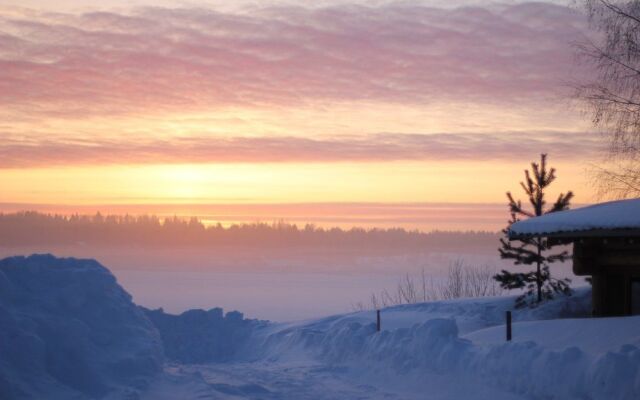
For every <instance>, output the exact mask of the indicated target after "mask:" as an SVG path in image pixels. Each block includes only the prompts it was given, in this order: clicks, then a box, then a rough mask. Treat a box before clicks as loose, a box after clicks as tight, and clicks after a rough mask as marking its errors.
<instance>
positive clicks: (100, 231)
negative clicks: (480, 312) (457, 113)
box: [0, 211, 498, 250]
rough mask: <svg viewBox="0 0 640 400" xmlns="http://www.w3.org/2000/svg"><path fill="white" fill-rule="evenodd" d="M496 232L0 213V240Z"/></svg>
mask: <svg viewBox="0 0 640 400" xmlns="http://www.w3.org/2000/svg"><path fill="white" fill-rule="evenodd" d="M497 238H498V233H497V232H484V231H469V232H455V231H432V232H421V231H417V230H412V231H407V230H405V229H403V228H390V229H380V228H373V229H363V228H351V229H341V228H328V229H325V228H320V227H317V226H315V225H313V224H307V225H305V226H304V227H302V228H300V227H298V226H297V225H295V224H290V223H286V222H282V221H281V222H274V223H261V222H256V223H250V224H239V225H232V226H229V227H223V226H222V225H221V224H215V225H209V226H205V225H204V224H203V223H202V222H201V221H200V220H199V219H198V218H196V217H192V218H180V217H171V218H164V219H163V218H159V217H157V216H153V215H140V216H132V215H102V214H100V213H97V214H95V215H77V214H74V215H59V214H45V213H40V212H35V211H26V212H17V213H8V214H4V213H0V246H3V247H7V246H31V245H75V244H86V245H150V246H153V245H162V246H166V245H171V246H173V245H193V246H206V247H211V246H261V247H265V246H267V247H285V246H311V247H323V246H326V247H332V248H336V247H338V248H341V247H344V248H363V249H364V248H373V249H401V250H420V249H427V248H436V247H437V248H442V247H451V245H452V244H454V243H455V247H460V246H465V245H472V246H473V245H481V246H483V245H485V244H486V245H489V246H492V245H493V244H494V243H495V241H496V240H497Z"/></svg>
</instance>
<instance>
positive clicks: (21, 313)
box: [0, 255, 640, 400]
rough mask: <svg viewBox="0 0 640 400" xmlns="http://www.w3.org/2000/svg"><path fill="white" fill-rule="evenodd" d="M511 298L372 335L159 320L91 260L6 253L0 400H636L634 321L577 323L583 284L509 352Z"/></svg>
mask: <svg viewBox="0 0 640 400" xmlns="http://www.w3.org/2000/svg"><path fill="white" fill-rule="evenodd" d="M513 302H514V297H498V298H481V299H460V300H452V301H439V302H431V303H423V304H415V305H404V306H396V307H390V308H387V309H384V310H382V328H383V330H382V331H381V332H376V329H375V313H374V312H357V313H350V314H344V315H336V316H332V317H327V318H321V319H317V320H309V321H302V322H294V323H278V324H276V323H268V322H263V321H254V320H246V319H244V318H243V315H242V314H241V313H238V312H230V313H227V314H226V315H225V314H224V313H223V311H222V309H219V308H214V309H211V310H208V311H205V310H190V311H187V312H184V313H182V314H181V315H169V314H166V313H164V312H163V311H162V310H154V311H151V310H145V309H143V308H142V307H138V306H136V305H135V304H134V303H133V302H132V301H131V297H130V296H129V295H128V294H127V293H126V292H125V291H124V290H123V289H122V288H121V287H120V286H119V285H118V284H117V282H116V279H115V278H114V277H113V275H111V273H110V272H109V271H108V270H107V269H106V268H104V267H102V266H101V265H100V264H98V263H97V262H95V261H92V260H76V259H58V258H55V257H53V256H50V255H37V256H35V255H34V256H31V257H26V258H25V257H13V258H8V259H4V260H1V261H0V327H1V328H2V329H0V398H1V399H3V400H4V399H12V400H13V399H40V398H47V399H78V400H81V399H88V398H92V399H93V398H106V399H127V400H129V399H136V398H142V399H153V400H158V399H171V400H173V399H176V398H180V399H185V400H188V399H196V398H255V399H258V398H265V397H266V398H274V399H275V398H278V399H280V398H282V399H288V398H332V399H334V398H354V397H358V398H370V396H369V394H368V393H370V392H366V391H368V390H373V389H375V386H376V385H377V386H378V387H381V388H382V389H384V390H385V391H386V390H387V388H389V387H394V386H395V387H402V388H414V389H412V390H414V391H413V393H410V394H411V396H407V393H406V392H403V393H402V394H401V395H399V396H396V398H423V397H424V393H425V390H427V391H428V390H432V389H433V385H439V387H442V386H447V387H451V388H456V387H459V386H461V382H463V383H464V385H463V386H465V385H466V387H467V390H468V391H467V393H474V391H475V390H476V388H479V389H482V388H492V389H491V390H494V389H495V390H494V392H491V395H488V396H487V397H486V398H491V399H496V398H499V399H506V398H509V399H514V398H528V399H538V398H544V399H590V400H597V399H603V400H604V399H612V398H615V399H638V398H640V316H637V317H624V318H598V319H594V318H587V316H588V315H589V310H590V290H589V289H588V288H583V289H580V290H578V291H577V292H576V293H575V294H574V295H573V296H571V297H569V298H558V299H555V300H553V301H551V302H548V303H545V304H544V305H542V306H540V307H537V308H534V309H521V310H514V321H515V323H514V327H513V328H514V329H513V330H514V340H513V341H512V342H508V343H507V342H505V341H504V325H503V321H504V313H505V311H506V310H510V309H512V307H513ZM558 318H562V319H558ZM154 324H155V325H154ZM163 353H166V354H167V356H168V358H169V360H171V361H172V363H166V364H163V361H164V358H163V357H164V356H163ZM163 367H164V370H163ZM161 370H163V372H162V373H159V372H160V371H161ZM181 371H182V372H181ZM278 371H280V372H278ZM434 377H437V378H435V380H434ZM296 379H298V381H297V382H296ZM327 379H329V381H327ZM347 381H348V382H347ZM332 382H333V383H335V382H340V384H339V385H337V386H336V388H335V390H336V392H335V393H336V395H335V396H334V395H333V393H331V392H328V390H332V388H333V386H332V384H333V383H332ZM314 384H315V385H317V388H316V389H317V390H315V392H302V391H301V390H302V389H305V390H306V387H307V386H308V385H314ZM347 384H349V385H347ZM180 385H182V386H180ZM341 385H343V386H341ZM344 385H346V386H348V390H347V389H345V386H344ZM429 385H431V386H429ZM470 385H471V386H470ZM473 385H477V386H473ZM178 386H180V388H178V389H180V390H182V391H180V390H178V389H177V387H178ZM372 388H373V389H372ZM312 389H313V388H312ZM363 390H364V391H365V392H362V391H363ZM496 390H497V391H496ZM505 390H506V391H508V392H509V393H508V396H506V397H505V396H502V397H496V396H495V394H496V393H498V394H504V393H503V391H505ZM301 393H312V395H309V396H306V397H305V396H296V395H295V394H301ZM318 393H320V394H322V396H320V397H319V395H318ZM371 393H372V392H371ZM379 394H380V396H379V397H377V398H389V397H386V395H385V392H384V391H381V392H379ZM441 394H442V393H441ZM447 396H448V397H447ZM456 396H457V395H456V394H453V395H451V394H447V395H445V396H444V397H441V398H451V399H457V398H460V396H457V397H456ZM514 396H515V397H514ZM467 397H468V396H465V398H467Z"/></svg>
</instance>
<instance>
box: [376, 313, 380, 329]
mask: <svg viewBox="0 0 640 400" xmlns="http://www.w3.org/2000/svg"><path fill="white" fill-rule="evenodd" d="M376 317H377V318H376V332H380V310H376Z"/></svg>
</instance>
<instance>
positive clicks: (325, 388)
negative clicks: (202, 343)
mask: <svg viewBox="0 0 640 400" xmlns="http://www.w3.org/2000/svg"><path fill="white" fill-rule="evenodd" d="M166 372H167V373H166V374H165V376H164V377H162V378H160V379H158V380H156V381H155V382H154V383H153V384H152V386H151V388H150V390H148V391H147V392H146V393H145V395H144V396H143V397H142V399H141V400H152V399H153V400H175V399H181V400H191V399H193V400H196V399H223V400H237V399H251V400H254V399H255V400H258V399H264V400H271V399H273V400H276V399H278V400H279V399H282V400H285V399H296V400H297V399H300V400H304V399H309V400H323V399H326V400H330V399H333V400H335V399H345V400H346V399H349V400H351V399H353V400H356V399H372V400H378V399H385V400H396V399H398V400H400V399H402V400H404V399H406V400H414V399H416V400H417V399H423V400H424V399H434V400H457V399H464V398H473V399H479V400H482V399H487V400H489V399H490V400H521V399H522V397H518V396H515V395H513V394H510V393H504V392H500V391H498V390H496V389H495V388H490V387H487V386H485V385H483V384H482V383H480V382H471V381H468V380H467V381H460V379H459V378H458V377H452V376H446V375H424V377H423V378H424V379H422V382H421V384H420V385H419V386H416V384H415V379H414V380H413V381H414V383H413V384H411V385H406V386H401V384H400V382H401V381H403V379H401V377H395V379H375V377H372V376H370V375H364V374H362V373H361V372H362V371H360V373H358V372H357V371H352V370H349V369H348V368H346V367H332V366H327V365H322V364H314V363H264V362H259V363H231V364H208V365H188V366H185V365H173V366H171V367H168V368H167V371H166ZM387 378H388V377H387ZM398 378H399V379H398ZM408 381H409V380H408Z"/></svg>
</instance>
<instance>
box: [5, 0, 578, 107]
mask: <svg viewBox="0 0 640 400" xmlns="http://www.w3.org/2000/svg"><path fill="white" fill-rule="evenodd" d="M584 26H585V23H584V18H583V17H582V16H581V15H579V14H578V13H576V12H574V11H572V10H570V9H569V8H566V7H561V6H557V5H552V4H543V3H528V4H519V5H514V6H506V7H502V8H491V9H487V8H480V7H464V8H457V9H440V8H429V7H425V6H411V5H407V4H404V5H384V6H381V7H364V6H349V5H338V6H334V7H329V8H320V9H305V8H302V7H294V6H291V7H277V8H267V9H262V10H260V11H255V12H253V13H252V14H238V13H223V12H216V11H214V10H210V9H189V8H174V9H169V8H144V9H139V10H137V11H135V12H131V13H127V14H124V13H113V12H94V13H86V14H81V15H75V14H64V13H44V12H35V11H16V10H5V11H0V107H2V108H4V109H5V110H7V109H9V110H14V111H15V112H28V113H29V115H32V116H33V115H37V114H42V115H55V116H63V117H67V118H79V117H83V116H86V115H96V114H98V115H114V114H130V113H158V112H166V111H176V110H179V111H184V110H208V111H215V110H216V109H217V108H219V107H227V106H241V107H271V106H284V107H286V106H292V105H296V106H298V105H301V104H303V105H304V104H307V105H316V104H322V103H325V104H326V103H330V102H335V101H340V102H358V101H378V102H387V103H399V104H411V105H422V104H431V103H459V102H467V103H480V104H482V103H491V104H505V105H509V106H513V105H514V104H516V105H520V106H523V107H526V106H531V105H534V104H535V105H539V104H541V103H542V104H544V102H546V101H548V99H549V97H550V96H554V95H555V94H557V92H558V86H559V85H560V84H561V83H562V82H563V81H566V80H567V79H568V77H569V74H570V72H571V71H570V69H571V67H570V66H571V64H572V51H571V47H570V43H571V42H572V41H575V40H578V39H579V38H580V37H581V32H582V31H583V29H584Z"/></svg>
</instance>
